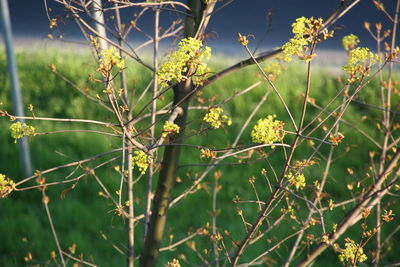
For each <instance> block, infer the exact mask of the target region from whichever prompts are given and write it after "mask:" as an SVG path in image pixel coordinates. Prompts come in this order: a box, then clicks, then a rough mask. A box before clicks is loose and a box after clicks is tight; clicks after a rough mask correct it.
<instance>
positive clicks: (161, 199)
mask: <svg viewBox="0 0 400 267" xmlns="http://www.w3.org/2000/svg"><path fill="white" fill-rule="evenodd" d="M214 5H215V3H213V2H212V3H209V4H204V3H203V1H200V0H189V1H188V6H189V7H190V8H191V12H190V14H189V15H188V16H186V20H185V29H184V38H187V37H197V38H199V37H201V36H202V34H203V32H204V29H205V28H206V26H207V22H208V20H209V14H210V13H211V12H212V10H213V8H214ZM192 89H193V85H192V81H191V79H187V80H185V81H183V82H181V83H179V84H177V85H176V86H175V87H174V101H173V106H174V107H175V108H177V107H180V108H182V111H183V112H181V113H180V114H179V115H178V116H177V118H176V119H175V121H174V123H175V124H177V125H178V126H179V127H180V132H179V134H177V135H175V137H174V138H173V139H171V140H170V143H172V144H176V145H171V146H167V147H166V148H165V151H164V155H163V160H162V164H161V170H160V175H159V178H158V183H157V188H156V193H155V197H154V201H153V208H152V213H151V217H150V222H149V227H148V233H147V236H146V237H145V242H144V244H143V248H142V253H141V257H140V266H141V267H154V266H157V258H158V252H159V248H160V243H161V241H162V239H163V236H164V229H165V225H166V222H167V211H168V206H169V200H170V197H171V191H172V188H173V186H174V182H175V174H176V169H177V166H178V163H179V155H180V150H181V146H180V143H181V142H182V139H183V137H184V134H185V127H186V120H187V112H188V106H189V101H190V97H189V95H190V94H191V91H192Z"/></svg>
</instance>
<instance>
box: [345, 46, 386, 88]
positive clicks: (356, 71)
mask: <svg viewBox="0 0 400 267" xmlns="http://www.w3.org/2000/svg"><path fill="white" fill-rule="evenodd" d="M378 60H379V57H378V55H376V54H374V53H372V52H371V51H370V50H369V49H368V48H366V47H357V48H354V49H353V50H350V51H349V56H348V59H347V64H346V65H344V66H343V68H342V69H343V70H344V71H345V72H346V73H347V74H348V75H349V76H350V77H349V78H348V81H349V82H355V81H356V80H359V79H361V78H363V77H364V76H366V75H368V74H369V70H370V68H371V66H372V65H373V64H375V63H377V62H378Z"/></svg>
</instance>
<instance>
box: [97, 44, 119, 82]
mask: <svg viewBox="0 0 400 267" xmlns="http://www.w3.org/2000/svg"><path fill="white" fill-rule="evenodd" d="M100 56H101V58H100V60H99V62H100V66H99V68H98V70H97V71H98V72H100V73H101V74H102V75H103V76H104V77H108V76H109V75H110V73H111V70H112V68H113V67H115V66H116V67H117V68H119V69H120V70H121V69H123V68H125V61H124V60H123V59H122V58H121V56H120V54H119V52H118V51H117V49H116V48H115V47H114V46H111V47H110V48H109V49H104V50H103V51H101V53H100Z"/></svg>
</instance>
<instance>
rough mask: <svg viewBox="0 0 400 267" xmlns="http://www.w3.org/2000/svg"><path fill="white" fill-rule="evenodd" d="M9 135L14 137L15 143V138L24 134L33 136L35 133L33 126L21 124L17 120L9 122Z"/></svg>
mask: <svg viewBox="0 0 400 267" xmlns="http://www.w3.org/2000/svg"><path fill="white" fill-rule="evenodd" d="M10 130H11V137H12V138H14V139H15V141H14V142H15V143H16V142H17V139H20V138H22V137H24V136H31V135H32V136H33V135H35V128H34V127H33V126H29V125H26V124H25V123H23V124H21V123H20V122H19V121H17V122H15V123H13V124H11V126H10Z"/></svg>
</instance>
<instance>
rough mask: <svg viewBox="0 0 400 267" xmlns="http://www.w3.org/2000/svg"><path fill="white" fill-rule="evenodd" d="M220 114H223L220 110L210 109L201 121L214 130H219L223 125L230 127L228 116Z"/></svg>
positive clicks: (230, 121)
mask: <svg viewBox="0 0 400 267" xmlns="http://www.w3.org/2000/svg"><path fill="white" fill-rule="evenodd" d="M222 112H224V110H223V109H222V108H211V109H210V110H209V111H208V113H207V114H206V115H205V116H204V118H203V121H205V122H207V123H209V124H210V125H211V127H212V128H214V129H218V128H220V127H221V126H223V125H224V124H225V123H226V124H227V125H228V126H231V125H232V119H231V118H229V116H228V115H225V114H222Z"/></svg>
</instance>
